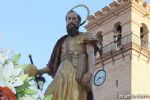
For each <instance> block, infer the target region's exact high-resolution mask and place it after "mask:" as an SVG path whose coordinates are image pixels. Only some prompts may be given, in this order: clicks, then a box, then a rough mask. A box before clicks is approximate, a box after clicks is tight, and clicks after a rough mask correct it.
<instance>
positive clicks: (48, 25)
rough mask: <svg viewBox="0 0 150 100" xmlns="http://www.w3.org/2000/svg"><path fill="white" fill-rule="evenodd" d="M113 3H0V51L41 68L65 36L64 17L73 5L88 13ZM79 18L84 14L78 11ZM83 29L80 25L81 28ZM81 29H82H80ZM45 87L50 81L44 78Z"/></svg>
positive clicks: (65, 0)
mask: <svg viewBox="0 0 150 100" xmlns="http://www.w3.org/2000/svg"><path fill="white" fill-rule="evenodd" d="M112 1H113V0H0V48H10V49H12V50H13V51H14V53H21V54H22V57H21V59H20V63H25V64H29V63H30V61H29V58H28V55H29V54H32V56H33V61H34V64H35V65H36V66H37V67H38V68H42V67H44V66H45V65H46V64H47V62H48V60H49V58H50V55H51V52H52V49H53V47H54V44H55V43H56V41H57V40H58V39H59V38H60V37H61V36H63V35H64V34H65V33H66V26H65V25H66V23H65V15H66V13H67V12H68V11H69V10H70V9H71V8H72V7H74V6H76V5H78V4H85V5H87V6H88V7H89V9H90V12H91V14H93V13H94V12H96V11H98V10H100V9H101V8H103V7H104V6H106V5H108V4H109V3H111V2H112ZM79 10H80V12H79V14H81V15H82V16H81V17H83V19H84V18H85V16H86V11H85V9H83V8H81V9H80V8H79ZM82 27H83V26H82ZM81 30H84V29H83V28H81ZM46 77H47V80H48V82H47V83H46V85H48V84H49V82H50V81H51V78H50V77H48V76H46Z"/></svg>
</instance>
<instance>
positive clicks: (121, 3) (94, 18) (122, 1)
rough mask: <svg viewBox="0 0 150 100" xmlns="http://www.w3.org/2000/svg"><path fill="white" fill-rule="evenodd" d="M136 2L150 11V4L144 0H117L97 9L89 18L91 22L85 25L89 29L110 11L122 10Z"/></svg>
mask: <svg viewBox="0 0 150 100" xmlns="http://www.w3.org/2000/svg"><path fill="white" fill-rule="evenodd" d="M134 2H136V3H137V4H138V5H140V6H142V7H143V8H145V9H146V10H147V11H150V4H149V3H147V2H145V1H144V0H117V1H113V2H112V3H110V4H109V5H108V6H105V7H104V8H102V10H101V11H97V12H95V13H94V15H91V16H90V17H89V19H88V20H89V23H88V25H86V26H85V28H86V29H88V30H89V27H91V25H93V24H94V23H97V22H98V21H99V20H100V19H103V18H104V17H106V15H109V14H110V13H113V12H115V11H116V10H120V9H122V8H124V7H126V6H125V5H128V4H130V3H134ZM90 29H91V28H90Z"/></svg>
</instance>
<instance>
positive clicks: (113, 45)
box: [102, 34, 150, 54]
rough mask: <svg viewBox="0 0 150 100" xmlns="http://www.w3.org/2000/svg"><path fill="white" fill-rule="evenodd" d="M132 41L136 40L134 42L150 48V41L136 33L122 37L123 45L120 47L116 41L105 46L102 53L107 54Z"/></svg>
mask: <svg viewBox="0 0 150 100" xmlns="http://www.w3.org/2000/svg"><path fill="white" fill-rule="evenodd" d="M131 42H134V43H136V44H138V45H139V46H142V47H144V48H146V49H148V50H149V47H150V43H147V42H145V41H143V40H141V38H140V37H138V36H137V35H135V34H129V35H126V36H124V37H122V38H121V45H120V46H119V47H117V44H116V43H115V42H111V43H109V44H107V45H105V46H103V47H102V53H103V54H105V53H107V52H110V51H114V50H117V49H118V48H120V47H122V46H124V45H125V44H128V43H131Z"/></svg>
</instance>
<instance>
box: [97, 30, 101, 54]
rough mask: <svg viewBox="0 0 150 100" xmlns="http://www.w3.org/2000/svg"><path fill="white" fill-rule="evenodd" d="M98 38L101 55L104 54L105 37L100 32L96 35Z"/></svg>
mask: <svg viewBox="0 0 150 100" xmlns="http://www.w3.org/2000/svg"><path fill="white" fill-rule="evenodd" d="M96 37H97V39H98V44H97V45H98V48H99V49H100V53H101V54H102V52H103V51H102V47H103V35H102V31H98V32H97V33H96Z"/></svg>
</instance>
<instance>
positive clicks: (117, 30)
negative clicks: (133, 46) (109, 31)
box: [114, 22, 122, 49]
mask: <svg viewBox="0 0 150 100" xmlns="http://www.w3.org/2000/svg"><path fill="white" fill-rule="evenodd" d="M121 33H122V26H121V23H120V22H117V23H116V24H115V25H114V43H115V45H116V49H120V47H121V37H122V35H121Z"/></svg>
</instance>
